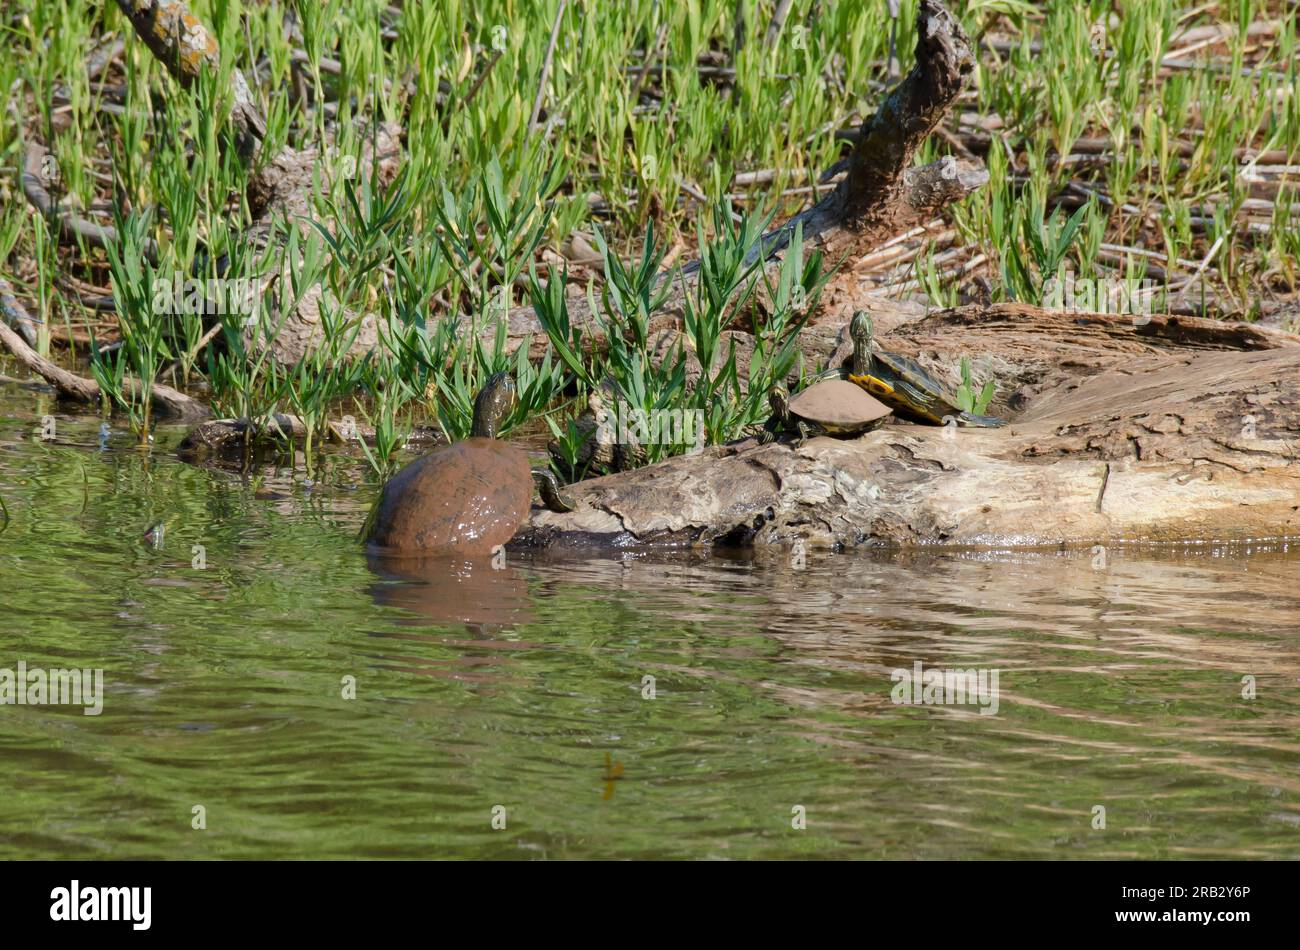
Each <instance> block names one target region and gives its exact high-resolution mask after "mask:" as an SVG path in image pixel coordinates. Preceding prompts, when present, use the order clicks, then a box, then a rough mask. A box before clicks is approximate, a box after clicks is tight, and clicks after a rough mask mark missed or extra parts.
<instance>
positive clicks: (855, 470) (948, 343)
mask: <svg viewBox="0 0 1300 950" xmlns="http://www.w3.org/2000/svg"><path fill="white" fill-rule="evenodd" d="M880 344H881V345H882V346H885V347H887V348H889V349H892V350H897V351H899V352H904V353H908V354H910V355H912V356H915V357H917V358H918V359H920V360H921V361H922V362H923V363H925V364H926V365H928V366H931V367H933V368H935V369H936V370H937V371H939V372H940V373H941V374H944V375H947V376H948V377H949V378H951V377H952V375H953V369H954V368H955V367H956V366H957V364H958V362H959V360H960V357H961V356H963V355H968V356H971V357H972V359H973V361H974V362H975V364H976V366H977V367H979V368H980V369H982V370H983V371H984V372H985V373H991V374H992V375H993V376H994V377H995V378H996V379H997V380H998V383H999V392H1000V393H1007V394H1010V395H1009V398H1005V399H1001V400H999V401H998V403H997V404H995V407H996V408H998V409H999V410H1000V411H1002V412H1003V414H1004V415H1006V416H1008V418H1009V419H1010V424H1009V425H1008V426H1007V427H1006V428H1003V429H994V430H982V429H948V428H937V427H925V426H916V425H910V424H906V423H899V424H890V425H887V426H885V427H884V428H883V429H880V430H878V431H876V432H872V433H869V434H867V435H865V436H862V437H861V438H858V439H854V440H848V441H841V440H834V439H828V438H820V439H814V440H811V441H809V442H808V443H806V444H805V445H803V446H802V447H800V448H798V449H794V448H791V447H790V446H789V445H788V444H777V445H767V446H757V445H755V444H754V442H753V441H752V440H750V441H747V442H743V443H738V444H734V445H729V446H724V447H718V448H714V449H710V450H707V451H705V452H704V453H702V454H700V455H695V456H683V457H678V458H674V459H670V460H668V461H666V462H663V463H660V464H658V465H654V466H650V467H648V468H644V469H640V470H637V471H634V472H626V473H621V474H618V475H612V476H608V477H605V478H599V479H594V480H591V481H588V482H581V483H578V484H576V485H573V486H571V487H570V489H569V490H570V494H571V495H572V496H573V498H574V499H575V500H576V501H577V509H576V510H575V511H573V512H571V513H568V514H556V513H553V512H547V511H542V510H540V509H536V508H535V509H534V510H533V512H532V514H531V518H530V522H529V523H528V524H527V525H525V526H524V528H523V529H521V531H520V532H519V534H517V535H516V538H515V542H514V543H515V544H518V545H525V546H530V547H534V548H554V547H557V546H558V547H564V546H568V545H589V544H592V543H607V544H612V545H618V546H629V545H642V544H656V543H658V544H717V545H730V544H739V545H748V544H792V543H795V542H797V541H802V542H803V543H806V544H808V545H810V546H852V545H859V544H900V545H926V544H949V545H966V544H970V545H1013V544H1015V545H1028V544H1035V545H1037V544H1068V543H1095V542H1103V543H1104V542H1117V541H1123V540H1158V541H1209V540H1219V539H1243V538H1262V537H1279V536H1287V535H1296V534H1300V339H1298V338H1296V337H1294V336H1291V335H1289V334H1284V333H1280V332H1277V331H1265V330H1262V329H1259V328H1255V327H1250V326H1248V325H1242V324H1223V323H1218V322H1215V321H1209V320H1198V319H1184V318H1176V317H1162V316H1155V317H1152V318H1151V319H1150V320H1149V321H1148V322H1145V323H1141V324H1136V323H1135V322H1134V319H1133V318H1132V317H1124V316H1116V315H1104V314H1082V315H1079V314H1068V313H1059V312H1052V311H1044V310H1039V309H1037V308H1033V307H1026V306H1020V305H1001V306H994V307H988V308H979V307H967V308H959V309H956V310H945V311H939V312H936V313H933V314H930V315H929V316H926V317H924V318H921V319H919V320H913V321H904V322H902V323H901V324H900V325H899V326H897V327H896V328H895V329H894V330H893V331H892V332H889V333H885V334H882V335H881V337H880Z"/></svg>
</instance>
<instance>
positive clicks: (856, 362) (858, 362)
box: [849, 310, 874, 376]
mask: <svg viewBox="0 0 1300 950" xmlns="http://www.w3.org/2000/svg"><path fill="white" fill-rule="evenodd" d="M873 335H874V331H873V329H872V326H871V316H870V315H869V314H868V313H867V311H865V310H859V311H858V312H857V313H855V314H854V315H853V320H852V321H851V322H850V323H849V337H850V338H851V339H852V340H853V362H852V371H853V375H854V376H866V375H867V374H868V373H870V372H871V338H872V336H873Z"/></svg>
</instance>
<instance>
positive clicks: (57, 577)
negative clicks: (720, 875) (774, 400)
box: [0, 401, 1300, 858]
mask: <svg viewBox="0 0 1300 950" xmlns="http://www.w3.org/2000/svg"><path fill="white" fill-rule="evenodd" d="M3 408H4V403H3V402H2V401H0V494H3V496H4V498H5V501H6V503H7V506H8V509H9V512H10V515H11V523H10V525H9V527H8V528H7V529H6V530H5V531H4V533H3V534H0V603H4V604H5V607H6V625H5V628H4V630H3V632H0V645H2V647H3V650H0V668H10V667H13V666H14V665H16V663H17V662H18V661H19V660H22V661H25V662H26V664H27V665H28V667H37V666H40V667H56V666H77V667H92V668H96V667H102V668H103V669H104V671H105V673H104V710H103V714H102V715H101V716H98V717H86V716H82V715H80V713H79V712H78V711H74V710H68V709H65V708H60V707H54V706H46V707H41V706H23V707H17V706H4V707H0V750H2V754H3V756H4V761H5V765H6V768H5V770H4V771H3V777H0V858H2V857H17V856H24V857H59V856H71V855H77V856H86V855H103V856H115V857H123V858H127V857H137V858H138V857H160V856H169V855H177V854H184V855H186V856H193V857H316V858H329V857H359V856H364V857H509V856H520V857H596V856H602V857H790V856H800V855H830V856H841V857H849V856H851V857H886V858H899V857H943V858H966V857H1017V856H1019V857H1049V858H1080V857H1083V858H1117V857H1183V856H1187V857H1217V858H1223V857H1273V858H1287V857H1290V858H1294V857H1296V856H1298V855H1300V846H1297V827H1300V769H1298V766H1300V739H1298V738H1297V733H1298V732H1300V694H1297V691H1296V685H1297V681H1298V680H1300V631H1298V629H1297V628H1298V624H1297V618H1298V617H1300V584H1297V582H1296V580H1297V576H1298V575H1300V551H1297V550H1296V549H1294V548H1292V547H1289V546H1288V545H1285V544H1275V545H1263V546H1252V547H1249V548H1248V547H1245V546H1232V547H1219V548H1206V549H1190V550H1186V551H1184V550H1181V549H1179V550H1177V551H1171V550H1169V549H1160V548H1135V547H1133V548H1126V547H1121V548H1116V549H1112V550H1111V551H1109V552H1108V554H1107V557H1105V558H1103V559H1102V560H1101V561H1100V562H1099V561H1098V559H1097V558H1096V557H1095V556H1093V555H1092V554H1090V552H1088V551H1062V552H1037V553H1033V552H1030V553H1026V552H1013V551H1004V552H993V553H987V552H986V553H974V552H968V553H947V554H943V555H932V554H926V553H898V552H894V553H888V552H870V551H867V552H854V553H848V554H842V555H831V554H816V553H810V554H809V556H808V558H807V567H806V569H804V570H796V569H793V568H792V567H791V565H790V564H789V563H788V562H787V560H786V559H785V558H783V557H781V556H779V555H764V556H759V555H738V554H733V555H731V556H726V557H723V556H716V557H709V556H704V555H701V554H698V553H694V554H673V555H663V556H656V557H646V556H634V555H630V554H624V555H620V556H618V557H616V558H615V557H607V558H586V557H583V558H574V559H571V560H567V561H543V560H528V559H526V558H523V557H521V556H516V555H512V556H511V557H510V559H509V564H508V566H507V567H506V569H505V570H499V571H495V570H492V569H491V565H490V564H481V565H473V566H469V567H467V566H465V565H457V564H454V563H447V562H443V563H438V562H421V561H406V560H402V561H394V560H389V559H381V558H377V557H375V556H368V555H367V554H366V552H365V551H364V549H363V548H362V547H361V546H360V545H359V544H358V543H357V542H356V540H355V538H356V535H357V528H358V527H359V525H360V522H361V520H362V519H363V518H364V515H365V510H366V505H367V503H368V501H369V500H370V498H371V497H372V496H373V491H370V490H358V491H346V490H343V489H341V488H337V487H336V488H331V487H330V483H329V482H328V480H326V479H321V480H320V481H318V483H317V485H316V486H315V487H314V488H313V490H312V491H311V492H306V491H303V490H301V489H300V488H297V487H295V486H294V484H293V482H292V481H291V479H290V478H289V476H288V475H285V476H284V477H283V478H280V477H279V476H274V477H272V476H268V477H267V478H265V479H264V480H263V481H262V482H261V483H256V482H253V483H250V482H249V481H246V480H242V479H239V478H232V477H231V476H229V475H225V474H221V473H216V472H211V471H207V470H202V469H196V468H192V467H189V466H185V465H182V464H179V463H177V462H175V461H174V460H173V459H171V458H170V457H168V456H167V455H166V450H165V445H166V444H167V438H165V437H164V438H160V447H159V449H158V450H157V451H156V452H155V454H154V457H153V459H152V460H146V459H145V458H144V457H143V456H142V455H141V454H140V453H139V452H136V451H134V450H126V451H119V450H118V449H117V448H116V447H114V446H113V445H110V447H109V449H108V450H106V451H104V452H94V451H93V450H91V449H82V448H76V447H74V446H71V445H68V446H65V445H62V444H52V445H38V444H35V443H33V442H32V441H31V440H30V439H27V438H25V436H24V433H28V432H29V431H30V419H28V418H26V417H24V418H22V419H17V420H9V419H6V418H5V417H4V416H3ZM24 411H26V410H24ZM97 424H98V423H97V422H96V421H93V420H88V421H86V422H85V423H84V425H83V424H81V423H78V422H76V421H72V422H69V423H68V425H66V426H65V425H64V422H63V421H62V420H60V427H59V431H60V433H61V435H62V434H63V433H65V432H66V433H67V436H66V437H67V438H68V439H69V440H70V441H72V440H76V441H78V442H84V443H86V444H88V445H93V443H94V441H95V439H94V433H95V430H96V426H97ZM79 425H80V426H81V429H84V431H81V429H79V428H78V426H79ZM175 437H176V436H173V437H172V438H173V441H174V438H175ZM360 477H361V476H360V475H359V474H358V475H356V476H355V479H354V480H356V481H360ZM344 480H345V479H344V477H343V476H340V477H339V478H338V479H336V481H339V482H342V481H344ZM259 491H260V492H261V493H262V496H261V497H259V494H258V492H259ZM160 523H165V524H166V525H167V530H166V532H165V534H164V535H163V536H162V537H161V538H160V540H159V543H158V544H157V545H156V546H155V545H151V544H147V543H145V542H144V541H142V538H141V535H142V533H143V530H144V529H145V528H147V527H148V526H150V525H153V524H160ZM196 545H202V547H203V549H204V551H205V565H206V566H205V567H204V568H202V569H198V568H195V567H194V562H193V558H192V551H193V548H194V546H196ZM917 662H920V663H922V664H923V666H924V667H925V668H926V669H941V670H966V669H975V670H996V671H998V674H999V677H998V683H999V697H998V699H999V702H998V712H997V714H996V715H991V716H982V715H980V714H979V709H978V707H977V706H973V705H908V706H905V705H896V704H895V703H894V702H893V701H892V699H891V695H890V691H891V688H892V686H893V685H894V682H893V680H892V679H891V673H892V672H893V671H894V670H897V669H903V670H911V669H912V668H913V665H914V664H915V663H917ZM345 681H351V682H352V683H354V684H355V689H354V690H352V691H345V690H342V689H341V686H340V684H341V683H343V682H345ZM196 803H199V804H203V805H204V806H205V807H206V808H207V813H208V822H209V825H208V827H209V830H208V831H207V832H206V833H205V834H204V835H201V836H196V835H195V834H194V833H193V832H192V831H191V829H190V826H189V816H190V809H191V807H192V806H193V805H194V804H196ZM1098 806H1100V807H1103V808H1104V809H1105V813H1106V816H1107V827H1106V829H1105V830H1099V829H1095V828H1094V827H1093V826H1092V819H1093V815H1094V809H1096V808H1097V807H1098ZM498 807H499V808H501V809H504V811H503V812H500V813H499V814H505V815H507V816H508V819H507V821H506V828H505V830H494V829H493V827H492V823H491V822H492V816H493V814H494V811H493V810H494V809H496V808H498ZM792 809H799V811H798V813H799V814H801V815H806V830H795V829H794V828H793V827H792V825H791V815H792Z"/></svg>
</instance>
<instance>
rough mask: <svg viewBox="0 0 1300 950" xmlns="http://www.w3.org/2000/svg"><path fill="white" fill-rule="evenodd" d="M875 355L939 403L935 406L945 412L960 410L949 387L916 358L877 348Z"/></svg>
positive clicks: (903, 379) (884, 364) (891, 369)
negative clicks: (926, 369) (912, 358)
mask: <svg viewBox="0 0 1300 950" xmlns="http://www.w3.org/2000/svg"><path fill="white" fill-rule="evenodd" d="M873 356H874V358H875V360H876V361H877V362H879V363H880V364H882V365H883V366H885V367H886V368H887V369H889V370H890V371H891V372H893V373H894V374H895V375H896V376H897V377H898V378H899V379H901V380H902V381H903V382H906V383H908V384H909V385H911V386H912V388H914V389H917V390H919V391H920V392H921V394H922V395H923V396H925V397H929V399H930V400H933V402H934V403H936V404H937V405H936V407H935V408H937V409H939V410H941V411H943V412H959V411H960V410H959V409H958V408H957V399H956V397H955V396H954V395H953V394H952V393H951V392H950V391H949V390H948V387H947V386H945V385H944V384H943V383H941V382H939V381H938V380H937V379H935V378H934V377H933V376H931V375H930V374H929V373H927V372H926V371H925V370H924V369H923V368H922V367H921V364H920V363H918V362H916V360H911V359H908V358H907V357H906V356H899V355H898V354H897V353H887V352H885V351H883V350H877V351H876V352H875V353H874V354H873Z"/></svg>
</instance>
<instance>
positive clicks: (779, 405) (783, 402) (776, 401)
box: [767, 383, 790, 419]
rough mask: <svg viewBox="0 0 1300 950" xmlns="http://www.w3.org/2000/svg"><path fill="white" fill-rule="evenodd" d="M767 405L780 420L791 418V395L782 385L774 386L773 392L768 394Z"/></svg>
mask: <svg viewBox="0 0 1300 950" xmlns="http://www.w3.org/2000/svg"><path fill="white" fill-rule="evenodd" d="M767 403H768V405H769V406H771V407H772V412H773V413H774V414H775V415H776V417H777V418H778V419H788V418H789V417H790V393H789V391H788V390H787V389H786V388H785V387H784V386H782V385H781V384H780V383H777V384H776V385H775V386H773V387H772V391H771V392H770V393H768V394H767Z"/></svg>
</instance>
